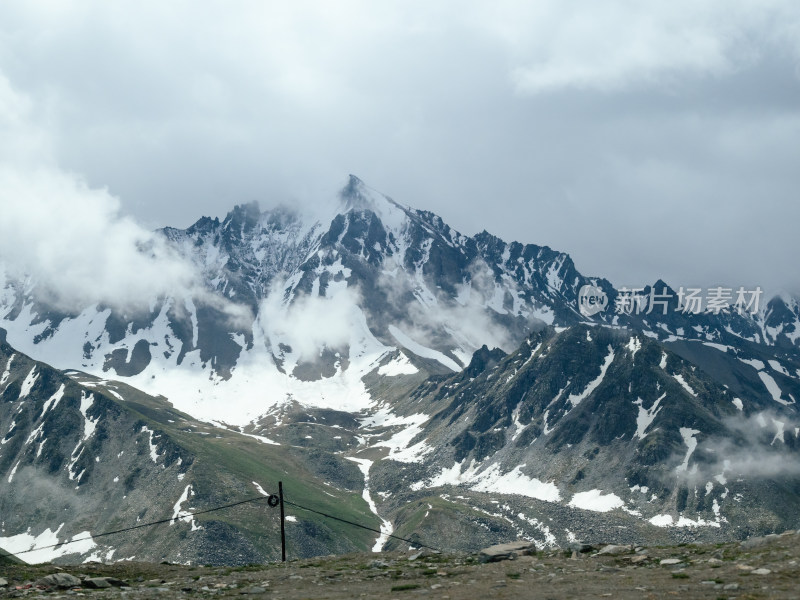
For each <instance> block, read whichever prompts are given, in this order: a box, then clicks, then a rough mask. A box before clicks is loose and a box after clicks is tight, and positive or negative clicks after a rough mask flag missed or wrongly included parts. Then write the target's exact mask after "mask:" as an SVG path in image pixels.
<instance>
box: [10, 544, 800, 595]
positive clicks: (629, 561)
mask: <svg viewBox="0 0 800 600" xmlns="http://www.w3.org/2000/svg"><path fill="white" fill-rule="evenodd" d="M601 549H602V547H596V548H595V549H593V550H591V551H588V552H585V553H577V552H569V551H566V552H565V551H560V550H559V551H549V552H538V553H536V554H535V555H530V556H519V557H517V558H515V559H513V560H504V561H501V562H492V563H481V562H480V557H479V555H477V554H474V555H467V554H433V553H425V552H422V553H420V552H408V553H399V552H394V553H380V554H350V555H346V556H335V557H333V556H331V557H318V558H315V559H307V560H298V561H290V562H288V563H283V564H281V563H277V564H268V565H251V566H247V567H188V566H179V565H168V564H159V565H156V564H145V563H116V564H109V565H103V564H98V563H86V564H83V565H78V566H75V567H60V568H59V567H54V566H52V565H37V566H27V565H24V566H23V565H11V566H0V598H4V597H8V598H21V597H40V596H41V597H47V598H53V599H55V598H72V597H75V596H87V597H92V598H97V599H98V600H99V599H100V598H129V599H131V600H137V599H139V598H142V599H145V598H160V599H162V600H166V599H171V598H187V599H188V598H193V597H198V598H206V597H209V598H211V597H213V598H242V597H245V598H246V597H248V596H250V597H253V596H255V597H266V598H271V599H279V598H280V599H286V600H295V599H301V598H313V599H324V598H330V599H338V598H380V599H382V600H384V599H392V598H397V599H403V598H416V597H421V596H424V597H426V598H441V599H446V600H459V599H465V600H466V599H470V600H471V599H478V598H486V597H489V598H542V599H553V600H562V599H568V598H569V599H571V598H637V599H638V598H674V597H680V598H682V599H689V598H741V599H744V598H800V534H796V533H795V532H786V533H784V534H781V535H780V536H768V537H766V538H754V539H751V540H748V541H746V542H743V543H741V544H740V543H727V544H716V545H682V546H671V547H658V548H630V549H629V548H625V547H615V548H614V549H612V550H613V552H615V553H611V554H603V553H601V552H599V551H600V550H601ZM48 575H56V577H55V578H53V577H49V578H48V579H46V580H45V582H49V585H48V583H44V582H41V579H42V578H43V577H45V576H48ZM67 575H69V576H72V577H75V578H77V579H70V577H67ZM104 578H110V579H104ZM55 580H61V582H60V585H61V587H59V584H58V583H56V582H55ZM92 586H102V587H100V588H99V589H92ZM105 586H109V587H105Z"/></svg>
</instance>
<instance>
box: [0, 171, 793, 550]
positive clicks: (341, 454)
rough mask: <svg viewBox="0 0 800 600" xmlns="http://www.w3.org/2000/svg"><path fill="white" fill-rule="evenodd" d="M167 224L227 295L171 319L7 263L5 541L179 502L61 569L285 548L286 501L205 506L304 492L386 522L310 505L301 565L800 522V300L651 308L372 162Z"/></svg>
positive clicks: (724, 532)
mask: <svg viewBox="0 0 800 600" xmlns="http://www.w3.org/2000/svg"><path fill="white" fill-rule="evenodd" d="M157 235H158V236H160V238H161V239H162V240H164V241H165V243H166V244H167V245H168V247H169V248H171V250H172V251H173V252H174V254H175V256H177V257H179V258H180V260H182V261H185V262H186V263H187V264H190V265H191V266H192V268H193V269H194V270H195V272H196V273H197V274H198V278H199V280H200V281H201V282H202V285H201V286H200V287H199V288H193V289H191V290H184V291H179V292H176V293H172V294H164V295H161V296H159V297H154V298H152V299H151V300H150V302H149V303H148V305H147V306H137V307H130V306H127V307H124V308H123V307H116V306H113V305H104V304H103V303H102V302H98V303H96V304H93V305H89V306H75V307H69V308H64V307H63V306H60V307H58V308H56V307H54V306H53V303H52V302H50V300H49V295H48V294H45V293H44V292H43V289H44V284H45V283H46V282H40V281H36V280H35V278H33V277H28V276H24V275H23V276H16V275H14V276H12V275H11V274H10V273H11V272H12V271H11V269H9V268H3V267H2V266H0V327H2V328H3V330H4V331H5V332H7V333H5V334H4V335H3V337H4V338H6V339H4V340H3V345H2V353H0V369H2V370H3V376H2V380H0V394H2V396H1V397H2V406H1V407H0V436H2V438H1V439H0V443H2V446H0V476H1V477H2V487H1V488H0V509H2V510H1V511H0V512H2V514H3V522H2V523H1V524H0V547H4V548H6V549H7V550H11V551H19V550H20V549H28V548H30V547H33V546H41V545H46V544H45V542H47V541H49V542H51V543H57V542H63V541H65V540H68V539H73V538H76V537H83V536H90V535H91V534H97V533H99V532H101V531H106V530H108V529H116V528H119V527H122V526H125V525H126V524H127V525H129V524H132V523H136V522H138V521H148V520H150V519H151V518H152V519H156V518H165V515H166V517H170V515H172V516H173V517H174V518H173V519H171V521H172V522H171V523H170V524H167V525H166V526H165V527H162V528H155V529H152V530H151V529H141V530H136V531H133V532H129V533H125V534H120V536H117V537H114V538H113V539H112V537H107V538H102V540H101V539H96V540H95V539H92V540H91V542H90V543H87V542H79V543H77V544H74V545H70V546H61V547H60V548H59V549H57V551H50V554H47V553H46V552H44V551H43V552H42V553H41V555H40V558H55V559H57V560H75V559H77V558H80V559H87V558H90V557H91V558H100V559H103V560H119V559H123V558H129V557H136V558H138V559H148V560H177V561H182V562H193V563H206V562H210V563H215V562H219V563H246V562H255V561H261V560H269V559H274V558H275V557H276V556H277V554H276V552H277V550H276V546H275V535H274V532H275V527H276V521H275V516H274V514H273V513H274V511H273V512H272V513H269V512H267V515H268V516H267V517H266V520H265V518H264V517H261V516H258V515H261V514H262V513H260V512H259V511H263V510H266V511H269V509H267V508H266V507H263V506H255V505H253V506H250V505H247V506H246V507H237V508H234V509H231V511H230V512H223V511H220V512H219V513H210V514H208V515H203V516H198V517H197V518H196V519H192V518H189V517H186V516H185V515H184V516H183V517H181V515H182V514H183V513H182V512H181V511H184V512H185V511H187V510H190V509H189V508H188V507H189V506H190V505H191V507H193V508H197V509H198V510H201V509H203V508H205V507H211V506H217V505H221V504H225V503H226V502H228V501H235V500H236V499H238V498H241V497H243V496H247V495H248V494H250V495H252V494H256V495H258V494H260V493H261V491H263V490H267V491H269V492H270V493H272V492H273V491H274V488H275V485H276V483H277V481H278V480H282V481H284V483H285V486H286V489H287V497H289V498H292V497H294V498H295V499H296V501H297V502H298V503H301V501H304V502H306V503H307V504H308V506H309V507H310V508H314V509H316V510H320V511H321V512H329V513H335V514H339V515H340V516H343V518H346V519H348V520H351V521H358V522H359V523H364V524H366V525H368V526H370V527H372V528H374V529H380V530H381V531H382V532H383V535H381V536H380V537H378V536H376V535H373V534H370V533H369V532H367V531H366V530H363V529H361V530H359V529H353V528H349V527H347V526H345V525H343V524H341V523H340V522H336V521H331V520H329V519H328V520H326V519H325V518H323V517H321V516H320V515H319V514H316V513H310V512H308V511H306V512H304V513H303V512H302V511H300V512H298V513H297V514H296V515H292V516H293V518H294V519H295V520H294V521H292V522H290V524H289V525H290V538H291V539H292V540H293V541H292V544H294V545H293V546H292V552H294V553H295V554H296V555H298V556H310V555H315V554H323V553H324V554H327V553H330V552H341V551H346V550H350V549H359V548H361V549H365V548H375V549H378V548H393V547H396V546H397V545H398V544H401V543H405V542H400V541H399V540H397V539H392V538H387V536H386V535H385V534H387V533H389V532H394V533H395V534H396V535H399V536H401V537H404V538H408V539H411V540H418V541H419V542H420V543H428V544H430V543H431V540H435V542H436V544H437V545H438V546H440V547H443V548H459V549H470V548H474V547H476V546H477V545H479V544H483V543H488V542H493V541H498V540H504V539H507V538H509V537H525V538H528V539H532V540H534V541H536V542H537V544H538V545H541V546H542V547H545V546H555V545H558V546H566V545H569V544H571V543H575V542H576V540H585V541H610V540H617V541H631V542H634V541H637V540H648V541H650V542H658V541H668V540H669V541H675V540H677V541H689V540H696V539H709V540H718V539H731V538H741V537H744V536H746V535H750V534H753V533H764V532H768V531H776V530H783V529H788V528H793V527H796V526H797V525H798V523H797V522H796V521H797V516H796V515H797V506H798V499H799V498H800V497H799V496H798V493H800V479H798V473H797V466H798V464H799V463H798V461H797V451H798V438H799V436H800V422H798V419H797V416H796V399H797V398H800V303H799V302H798V301H797V299H796V298H793V297H791V296H787V295H781V296H776V297H774V298H771V299H768V300H767V299H762V300H763V301H762V302H761V304H760V305H759V306H758V307H755V306H753V305H750V306H742V307H739V308H741V309H742V310H737V307H736V306H734V305H735V300H736V296H737V290H722V289H720V290H717V294H716V295H717V297H718V298H720V297H722V296H725V294H728V301H727V303H726V304H723V305H722V306H721V307H720V306H717V307H714V306H711V305H709V306H706V307H705V308H704V309H703V310H699V311H693V310H687V309H686V308H687V306H686V303H685V302H681V299H684V300H685V295H683V293H684V290H682V289H679V290H677V291H676V290H674V289H673V288H672V287H670V286H669V285H668V284H666V283H665V282H662V281H657V282H654V283H653V284H652V285H650V286H645V287H644V288H643V289H642V290H640V291H639V292H638V295H639V299H636V298H634V299H633V302H634V304H633V305H631V304H628V305H627V306H628V310H625V306H626V304H625V303H626V301H627V300H626V299H627V298H628V295H627V291H626V290H622V289H620V290H618V289H615V288H614V287H613V286H612V285H611V284H610V283H609V282H608V281H606V280H604V279H602V278H598V277H587V276H584V275H582V274H581V273H580V272H578V270H577V269H576V267H575V265H574V263H573V261H572V260H571V258H570V257H569V255H568V254H565V253H562V252H558V251H554V250H552V249H550V248H548V247H543V246H536V245H533V244H521V243H518V242H511V243H507V242H505V241H503V240H501V239H499V238H497V237H495V236H493V235H491V234H489V233H487V232H485V231H484V232H481V233H479V234H477V235H474V236H471V237H470V236H466V235H463V234H461V233H459V232H457V231H455V230H453V229H452V228H451V227H449V226H448V225H447V224H446V223H444V222H443V221H442V219H441V218H440V217H438V216H437V215H435V214H433V213H430V212H426V211H420V210H415V209H412V208H409V207H407V206H404V205H402V204H399V203H397V202H395V201H394V200H392V199H391V198H389V197H387V196H385V195H383V194H381V193H379V192H376V191H375V190H373V189H371V188H370V187H368V186H367V185H366V184H364V183H363V182H362V181H360V180H359V179H358V178H356V177H354V176H351V177H350V180H349V181H348V183H347V185H346V186H345V187H344V188H343V189H342V190H341V192H340V194H339V196H338V197H337V198H336V199H335V201H334V202H331V203H330V204H326V205H325V206H324V207H323V208H318V209H317V211H316V213H315V214H308V213H307V212H304V211H303V210H299V209H293V208H288V207H279V208H275V209H272V210H267V211H262V210H261V209H260V208H259V206H258V205H257V204H246V205H241V206H237V207H235V208H234V209H233V210H232V211H231V212H230V213H229V214H228V215H227V216H226V217H225V219H223V220H219V219H210V218H206V217H204V218H201V219H200V220H199V221H197V222H196V223H195V224H194V225H192V226H191V227H189V228H187V229H185V230H179V229H173V228H165V229H163V230H160V231H159V232H157ZM587 294H588V295H591V296H592V297H595V298H597V299H599V302H600V304H599V305H597V307H596V308H592V307H590V310H587V304H586V303H585V302H586V297H587ZM648 299H650V300H649V301H648ZM637 302H638V303H639V304H635V303H637ZM582 303H583V304H582ZM631 308H636V309H637V310H631ZM582 309H583V310H582ZM52 498H58V499H59V501H58V502H52V500H51V499H52ZM7 515H12V516H7ZM253 523H258V525H253ZM376 537H377V539H376ZM54 552H55V553H54ZM23 558H24V556H23Z"/></svg>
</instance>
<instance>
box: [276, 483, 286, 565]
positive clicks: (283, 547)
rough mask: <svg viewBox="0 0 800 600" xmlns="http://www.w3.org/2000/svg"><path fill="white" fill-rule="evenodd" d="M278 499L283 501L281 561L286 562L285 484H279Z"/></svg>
mask: <svg viewBox="0 0 800 600" xmlns="http://www.w3.org/2000/svg"><path fill="white" fill-rule="evenodd" d="M278 498H280V501H281V560H282V561H283V562H286V527H285V524H284V522H285V519H284V514H283V482H282V481H279V482H278Z"/></svg>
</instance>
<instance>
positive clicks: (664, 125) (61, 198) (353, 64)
mask: <svg viewBox="0 0 800 600" xmlns="http://www.w3.org/2000/svg"><path fill="white" fill-rule="evenodd" d="M798 167H800V3H798V2H797V1H796V0H750V1H748V0H740V1H737V0H704V1H703V2H697V1H696V0H672V1H670V2H649V1H645V0H637V1H623V0H605V1H604V2H596V1H586V2H580V1H575V2H571V1H564V0H527V1H519V2H517V1H510V0H509V1H505V0H498V1H493V2H436V1H435V0H434V1H431V0H428V1H424V2H422V1H420V2H417V1H414V0H404V1H402V2H392V1H386V2H371V1H368V0H364V1H358V0H341V1H338V2H335V3H334V2H322V1H320V2H309V1H303V0H293V1H292V2H268V1H247V0H240V1H226V2H217V1H214V0H206V1H204V2H201V3H198V2H189V1H188V0H186V1H180V0H175V1H171V2H164V1H143V2H136V3H110V2H106V1H100V0H98V1H91V0H83V1H76V2H69V3H65V2H60V1H55V0H51V1H44V0H41V1H40V0H24V1H23V0H19V1H15V0H10V1H8V2H3V3H2V4H0V183H2V186H0V187H4V188H5V191H2V190H0V197H1V198H2V202H3V203H4V204H5V205H6V206H4V207H3V209H4V210H5V209H8V208H9V206H11V205H12V204H13V205H15V206H14V207H12V210H11V211H6V212H7V214H16V215H17V217H18V218H20V219H22V217H20V216H19V215H21V214H24V213H25V212H26V211H25V207H26V206H28V203H29V202H30V194H28V193H26V191H25V186H26V181H27V182H29V185H30V186H33V187H36V188H37V189H40V190H41V189H46V190H48V192H47V194H48V196H47V197H48V198H50V199H51V200H52V201H53V202H56V203H58V205H59V207H60V208H59V213H58V214H59V221H58V223H54V222H53V221H52V219H50V222H51V226H50V229H48V228H46V227H44V226H43V225H42V226H37V223H43V222H45V221H47V220H48V217H47V214H49V212H48V209H47V208H46V207H41V206H40V207H39V211H40V213H39V214H34V215H33V217H31V218H32V219H35V220H34V221H32V222H30V223H28V224H27V225H28V228H27V229H25V227H19V226H18V224H17V223H15V224H14V226H13V229H14V230H15V231H24V232H25V235H26V236H33V237H35V236H36V235H37V231H40V232H41V231H45V232H46V233H47V235H51V234H53V235H55V234H56V233H59V232H61V231H62V230H64V229H66V230H69V231H73V232H78V233H79V232H80V228H81V222H82V219H85V218H86V216H87V215H86V211H87V210H90V209H91V208H92V207H97V206H99V205H102V207H101V208H98V209H97V210H98V212H99V213H100V217H99V218H97V219H93V220H92V223H94V226H95V229H99V228H100V227H101V224H102V222H103V220H102V219H103V218H105V219H110V221H111V222H113V223H114V224H115V226H124V227H125V228H128V229H125V230H126V231H130V227H134V226H135V225H138V226H144V227H145V228H154V227H158V226H162V225H167V224H169V225H174V226H179V227H185V226H187V225H189V224H190V223H192V222H193V221H195V220H196V219H197V218H198V217H199V216H201V215H211V216H224V214H225V213H226V212H227V211H228V210H229V209H230V208H231V207H232V206H233V205H234V204H236V203H240V202H244V201H250V200H258V201H259V202H261V204H262V206H264V207H267V206H270V205H274V204H276V203H279V202H286V201H290V202H297V201H301V202H315V203H319V202H331V201H333V198H334V197H335V194H336V190H337V189H338V188H340V187H341V186H342V185H344V183H345V182H346V180H347V175H348V174H349V173H354V174H356V175H358V176H359V177H360V178H361V179H363V180H364V181H365V182H366V183H367V184H369V185H370V186H372V187H374V188H376V189H378V190H380V191H382V192H384V193H386V194H388V195H390V196H392V197H393V198H394V199H396V200H397V201H399V202H401V203H404V204H408V205H411V206H413V207H416V208H424V209H428V210H432V211H434V212H436V213H438V214H439V215H441V216H442V217H443V218H444V219H445V221H447V222H448V223H450V224H451V225H452V226H454V227H455V228H457V229H458V230H460V231H462V232H463V233H467V234H474V233H476V232H478V231H480V230H482V229H487V230H488V231H490V232H492V233H494V234H496V235H499V236H500V237H503V238H504V239H507V240H510V239H515V240H519V241H523V242H533V243H537V244H542V245H545V244H546V245H549V246H551V247H553V248H556V249H559V250H564V251H567V252H569V253H571V254H572V256H573V258H574V260H575V262H576V264H577V267H578V269H579V270H581V271H582V272H583V273H585V274H588V275H601V276H606V277H608V278H609V279H611V281H612V282H613V283H615V284H616V285H628V286H631V285H634V286H635V285H640V284H646V283H649V282H652V281H653V280H654V279H655V278H657V277H659V276H660V277H664V278H665V279H666V280H667V281H668V282H670V283H671V284H673V285H674V286H676V287H677V286H679V285H697V284H699V285H712V284H720V283H722V284H727V285H732V286H738V285H747V286H751V285H761V286H762V287H765V288H767V289H769V290H777V289H779V288H786V289H789V290H791V291H794V292H800V269H798V267H797V257H798V256H800V237H798V233H797V232H798V229H800V201H799V198H798V191H799V190H800V168H798ZM9 190H14V193H13V194H12V193H10V191H9ZM62 192H63V193H62ZM40 195H41V194H40ZM82 195H86V196H88V197H90V200H89V201H86V202H82V201H81V200H80V197H81V196H82ZM26 198H27V200H26ZM104 203H105V204H104ZM109 214H111V215H112V216H110V217H109ZM0 218H5V219H6V223H7V224H8V223H11V221H10V220H8V218H6V217H0ZM98 223H99V224H100V225H98ZM0 229H2V228H0ZM10 229H12V228H11V226H10V225H9V226H7V227H6V231H5V232H2V233H4V234H6V235H10V234H9V231H8V230H10ZM56 230H57V231H56ZM98 235H99V234H98ZM131 235H134V234H131ZM134 237H135V235H134ZM20 243H21V242H20ZM51 258H52V257H51ZM112 267H113V265H112Z"/></svg>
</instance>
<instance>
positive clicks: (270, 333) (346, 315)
mask: <svg viewBox="0 0 800 600" xmlns="http://www.w3.org/2000/svg"><path fill="white" fill-rule="evenodd" d="M285 288H286V283H285V282H280V283H275V284H273V285H272V286H271V289H270V291H269V294H267V297H266V298H265V299H264V300H263V301H262V302H261V304H260V306H259V311H258V321H257V326H258V327H260V328H261V330H262V331H263V332H264V334H265V336H266V338H267V339H268V340H269V341H270V342H271V343H272V345H273V347H274V346H277V344H279V343H280V344H285V345H288V346H290V347H291V349H292V352H293V353H295V354H296V355H297V357H298V359H299V360H312V359H314V358H315V357H317V356H319V354H320V351H321V350H322V349H323V348H328V349H338V348H342V347H343V346H346V345H348V344H349V342H350V339H351V336H352V335H353V332H354V330H356V329H357V327H358V323H356V322H355V318H356V315H357V314H360V311H359V310H358V308H357V307H358V306H359V305H360V303H361V294H360V293H359V291H358V290H357V289H356V288H352V287H347V288H345V287H340V288H338V289H336V290H335V291H332V290H331V288H329V289H328V295H326V296H320V295H312V294H302V295H297V296H295V297H294V298H292V300H291V301H288V300H287V299H286V296H285V294H284V292H285Z"/></svg>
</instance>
